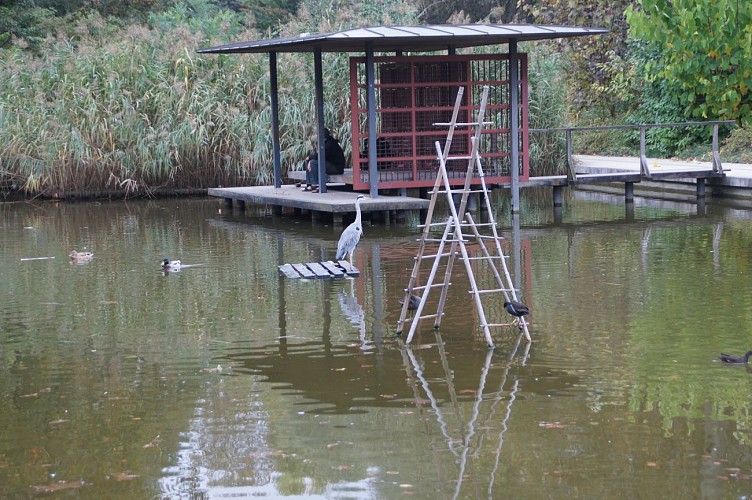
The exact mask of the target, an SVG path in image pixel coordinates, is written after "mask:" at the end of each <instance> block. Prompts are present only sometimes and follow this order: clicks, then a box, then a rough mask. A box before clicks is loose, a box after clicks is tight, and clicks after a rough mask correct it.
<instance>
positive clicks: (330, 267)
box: [321, 260, 345, 278]
mask: <svg viewBox="0 0 752 500" xmlns="http://www.w3.org/2000/svg"><path fill="white" fill-rule="evenodd" d="M321 265H322V266H324V267H325V268H326V269H327V271H329V272H330V273H331V274H332V276H334V277H335V278H341V277H342V276H344V275H345V270H344V269H342V268H341V267H339V265H337V264H336V263H334V262H332V261H331V260H327V261H326V262H322V263H321Z"/></svg>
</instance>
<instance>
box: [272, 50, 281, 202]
mask: <svg viewBox="0 0 752 500" xmlns="http://www.w3.org/2000/svg"><path fill="white" fill-rule="evenodd" d="M269 82H270V86H271V89H270V97H271V101H272V102H271V105H272V157H273V159H274V187H275V188H280V187H282V160H281V155H280V146H279V94H278V93H277V87H278V83H277V53H276V52H269Z"/></svg>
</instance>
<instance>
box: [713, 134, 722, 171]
mask: <svg viewBox="0 0 752 500" xmlns="http://www.w3.org/2000/svg"><path fill="white" fill-rule="evenodd" d="M713 173H716V174H723V165H722V164H721V153H720V151H719V150H718V124H717V123H716V124H715V125H713Z"/></svg>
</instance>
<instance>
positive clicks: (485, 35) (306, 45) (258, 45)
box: [197, 24, 609, 54]
mask: <svg viewBox="0 0 752 500" xmlns="http://www.w3.org/2000/svg"><path fill="white" fill-rule="evenodd" d="M482 27H486V28H489V29H500V30H508V31H512V32H513V33H501V32H499V33H489V32H487V31H483V30H482V29H481V28H482ZM380 28H385V29H391V30H395V31H404V32H405V35H404V36H399V35H397V36H389V35H384V34H383V33H379V32H378V29H380ZM410 28H416V29H419V30H422V31H425V30H435V31H437V32H438V33H437V34H436V35H428V34H418V33H414V32H413V33H411V32H410V31H409V29H410ZM525 28H533V29H535V30H539V31H538V32H528V31H526V30H525ZM452 29H463V30H469V31H475V32H476V33H473V34H468V33H462V34H457V33H452ZM559 29H560V30H562V31H561V32H558V30H559ZM358 31H360V32H363V31H365V32H369V33H372V38H368V37H363V36H351V35H352V34H354V33H355V32H358ZM608 31H609V30H608V29H606V28H591V27H582V26H562V25H541V24H441V25H410V26H370V27H362V28H351V29H348V30H343V31H338V32H332V33H316V34H308V33H304V34H301V35H299V36H294V37H282V38H269V39H264V40H250V41H245V42H238V43H232V44H226V45H217V46H214V47H207V48H202V49H198V50H197V52H198V53H200V54H232V53H244V52H246V53H267V52H294V51H296V52H310V51H312V50H313V49H314V48H317V47H319V48H324V47H327V46H331V47H330V48H329V49H328V50H330V51H332V52H336V51H337V49H336V46H337V45H341V46H344V45H347V46H348V47H349V46H351V45H353V44H357V43H358V42H359V41H360V42H362V43H363V44H365V43H366V42H367V41H372V42H374V43H377V44H383V45H385V44H388V43H389V42H390V41H392V42H397V41H399V40H404V39H414V40H415V41H416V42H417V41H419V40H421V42H419V43H418V45H430V43H431V42H433V43H437V42H438V41H439V40H445V41H446V42H447V43H453V42H460V43H462V44H463V45H464V46H465V47H471V46H483V45H489V44H492V43H498V42H492V41H490V40H486V39H492V40H518V41H526V40H531V41H532V40H541V39H552V38H570V37H575V36H588V35H599V34H604V33H608ZM416 48H417V47H416ZM274 49H278V50H274ZM293 49H294V50H293ZM407 50H410V49H409V47H408V48H407ZM433 50H435V49H433ZM352 51H353V49H351V48H344V47H343V50H342V52H352ZM356 51H360V50H356Z"/></svg>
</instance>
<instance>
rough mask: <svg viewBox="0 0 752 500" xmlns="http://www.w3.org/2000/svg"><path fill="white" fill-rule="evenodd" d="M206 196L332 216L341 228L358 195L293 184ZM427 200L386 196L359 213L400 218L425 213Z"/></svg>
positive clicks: (373, 200)
mask: <svg viewBox="0 0 752 500" xmlns="http://www.w3.org/2000/svg"><path fill="white" fill-rule="evenodd" d="M208 194H209V196H216V197H219V198H224V199H225V201H226V202H228V203H232V202H236V203H238V204H239V205H241V206H244V204H245V203H246V202H248V203H253V204H256V205H272V206H273V207H275V208H276V209H279V210H280V212H281V209H282V207H287V208H293V209H295V210H301V211H302V210H308V211H310V212H311V214H312V215H313V216H314V218H316V217H317V216H319V215H320V214H322V213H329V214H331V215H332V218H333V221H334V225H341V224H342V223H343V217H344V215H346V214H352V213H354V212H355V200H356V198H357V197H358V195H359V194H362V193H355V192H352V191H341V190H335V189H328V190H327V192H326V193H311V192H308V191H301V190H300V188H297V187H295V186H294V185H283V186H282V187H281V188H275V187H274V186H253V187H233V188H210V189H209V190H208ZM428 204H429V201H428V200H424V199H422V198H413V197H409V196H386V195H379V197H378V198H370V197H368V196H367V195H366V199H365V200H363V201H362V202H361V203H360V209H361V211H362V212H364V213H366V212H383V213H384V215H385V216H387V218H389V219H391V216H392V215H394V216H395V218H397V219H399V218H400V216H401V215H403V214H404V212H407V211H412V210H427V209H428Z"/></svg>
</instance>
